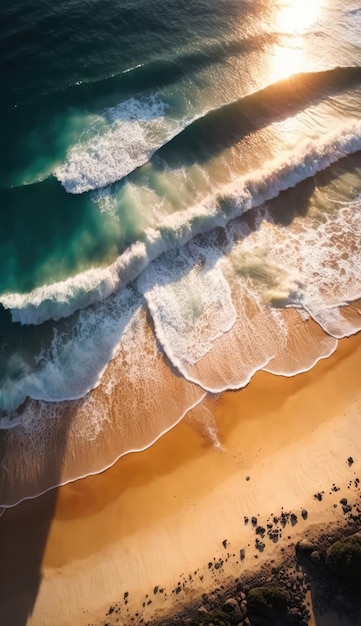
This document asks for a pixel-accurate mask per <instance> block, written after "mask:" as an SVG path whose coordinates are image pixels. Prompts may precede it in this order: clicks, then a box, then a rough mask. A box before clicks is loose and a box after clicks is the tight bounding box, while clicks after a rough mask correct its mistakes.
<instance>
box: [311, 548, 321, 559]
mask: <svg viewBox="0 0 361 626" xmlns="http://www.w3.org/2000/svg"><path fill="white" fill-rule="evenodd" d="M311 559H313V560H314V561H319V560H320V553H319V551H318V550H313V551H312V552H311Z"/></svg>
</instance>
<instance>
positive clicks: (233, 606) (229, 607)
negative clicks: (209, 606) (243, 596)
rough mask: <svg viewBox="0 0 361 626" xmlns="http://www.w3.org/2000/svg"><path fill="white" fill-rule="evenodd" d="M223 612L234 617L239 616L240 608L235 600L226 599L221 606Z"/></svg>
mask: <svg viewBox="0 0 361 626" xmlns="http://www.w3.org/2000/svg"><path fill="white" fill-rule="evenodd" d="M222 608H223V611H226V612H227V613H233V614H234V615H241V609H240V606H239V604H238V602H237V600H236V599H235V598H228V600H226V601H225V603H224V605H223V607H222Z"/></svg>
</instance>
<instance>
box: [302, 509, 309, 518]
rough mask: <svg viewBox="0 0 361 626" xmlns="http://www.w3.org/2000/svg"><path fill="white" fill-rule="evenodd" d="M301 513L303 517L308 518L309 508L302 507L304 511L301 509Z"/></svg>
mask: <svg viewBox="0 0 361 626" xmlns="http://www.w3.org/2000/svg"><path fill="white" fill-rule="evenodd" d="M301 515H302V517H303V519H307V517H308V511H307V509H302V511H301Z"/></svg>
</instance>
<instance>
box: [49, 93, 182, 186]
mask: <svg viewBox="0 0 361 626" xmlns="http://www.w3.org/2000/svg"><path fill="white" fill-rule="evenodd" d="M166 112H167V105H166V104H165V102H163V101H162V100H161V98H160V97H159V96H157V95H152V96H148V97H143V98H137V99H136V98H130V99H129V100H126V101H125V102H121V103H120V104H118V105H117V106H115V107H112V108H110V109H107V110H106V111H104V113H103V115H102V116H101V117H100V119H97V120H96V123H95V122H94V124H93V126H94V127H96V130H95V128H93V127H92V126H91V127H90V129H89V130H88V133H85V134H83V136H82V138H81V141H79V143H77V144H76V145H75V146H73V147H72V148H71V150H70V151H69V153H68V155H67V158H66V161H65V162H64V163H63V164H62V165H60V166H59V167H58V168H57V169H56V170H55V172H54V173H55V176H56V177H57V179H58V180H59V181H60V182H61V183H62V185H63V186H64V188H65V189H66V191H68V192H70V193H83V192H85V191H89V190H91V189H98V188H101V187H105V186H106V185H109V184H110V183H113V182H115V181H117V180H121V179H122V178H123V177H124V176H127V174H129V173H130V172H132V171H133V170H134V169H136V168H137V167H139V166H140V165H142V164H143V163H145V162H146V161H147V160H148V159H149V157H150V156H151V155H152V154H153V153H154V152H155V150H157V148H159V147H160V146H161V145H163V144H164V143H165V142H166V141H168V140H169V139H171V138H172V137H173V136H174V135H176V134H177V133H178V132H179V130H180V128H181V127H182V126H184V124H185V121H184V120H183V121H182V123H181V122H180V121H179V120H176V119H175V118H172V116H171V115H169V114H168V115H166ZM180 124H181V125H180ZM94 132H95V133H96V134H95V136H93V137H91V138H87V134H94Z"/></svg>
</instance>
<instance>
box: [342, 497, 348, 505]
mask: <svg viewBox="0 0 361 626" xmlns="http://www.w3.org/2000/svg"><path fill="white" fill-rule="evenodd" d="M340 504H343V505H344V506H345V505H346V504H347V498H341V500H340Z"/></svg>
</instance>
